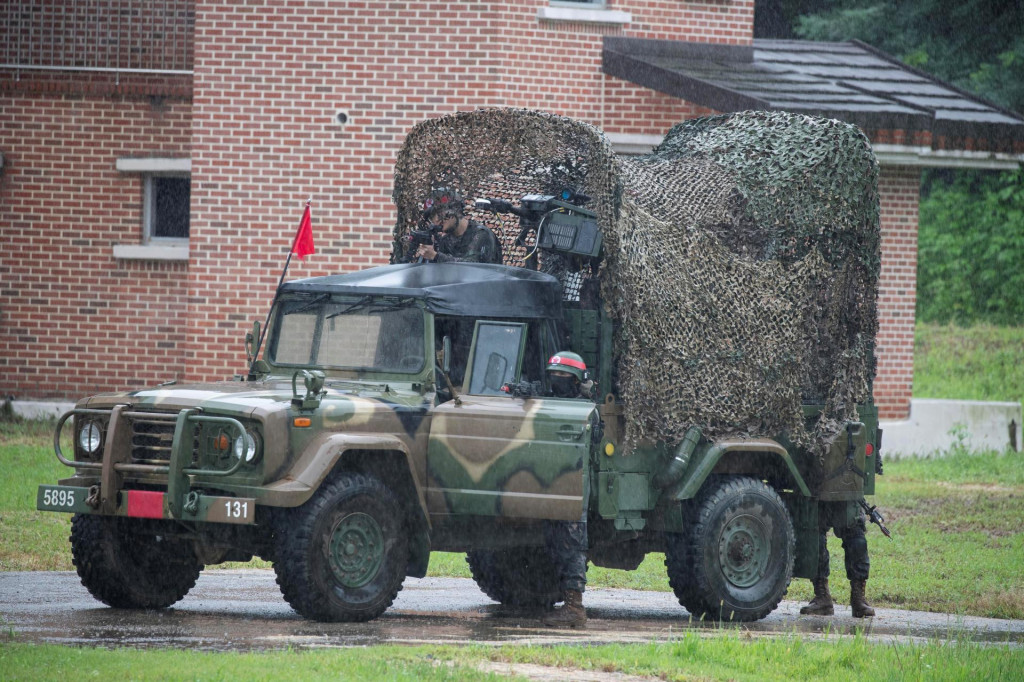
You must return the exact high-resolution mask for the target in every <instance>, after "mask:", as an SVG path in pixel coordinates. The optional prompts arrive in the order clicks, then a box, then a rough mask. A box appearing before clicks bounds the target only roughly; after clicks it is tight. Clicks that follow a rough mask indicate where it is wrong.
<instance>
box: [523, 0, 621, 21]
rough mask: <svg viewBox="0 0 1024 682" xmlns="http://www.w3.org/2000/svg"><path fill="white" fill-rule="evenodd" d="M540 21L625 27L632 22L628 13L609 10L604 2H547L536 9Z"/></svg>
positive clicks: (597, 0) (580, 0) (549, 0)
mask: <svg viewBox="0 0 1024 682" xmlns="http://www.w3.org/2000/svg"><path fill="white" fill-rule="evenodd" d="M537 18H538V19H540V20H541V21H553V22H559V21H566V22H572V23H583V24H619V25H625V24H628V23H630V22H631V21H632V20H633V17H632V15H631V14H630V13H629V12H623V11H622V10H616V9H611V8H609V7H608V3H607V2H606V0H548V4H547V5H546V6H542V7H540V8H538V9H537Z"/></svg>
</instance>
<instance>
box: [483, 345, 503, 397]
mask: <svg viewBox="0 0 1024 682" xmlns="http://www.w3.org/2000/svg"><path fill="white" fill-rule="evenodd" d="M507 373H508V360H506V359H505V358H504V357H502V356H501V355H498V354H497V353H491V354H490V355H489V356H487V369H486V371H485V372H484V388H488V389H490V390H492V391H500V390H501V387H502V386H503V385H504V383H505V381H506V376H505V375H506V374H507Z"/></svg>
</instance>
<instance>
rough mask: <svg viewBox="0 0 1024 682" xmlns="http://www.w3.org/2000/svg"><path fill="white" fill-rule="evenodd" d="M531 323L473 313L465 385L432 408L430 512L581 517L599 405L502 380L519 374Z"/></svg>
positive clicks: (576, 518)
mask: <svg viewBox="0 0 1024 682" xmlns="http://www.w3.org/2000/svg"><path fill="white" fill-rule="evenodd" d="M528 331H529V330H528V327H527V325H526V324H524V323H518V322H496V321H491V320H480V321H478V322H477V323H476V328H475V330H474V333H473V343H472V346H471V349H470V358H469V362H468V364H467V369H466V378H465V382H464V384H463V387H464V389H465V392H464V393H462V394H461V395H460V396H459V399H458V400H449V401H448V402H445V403H442V404H441V405H438V406H437V407H436V408H434V410H433V415H432V419H431V428H430V440H429V445H428V448H427V491H426V492H427V506H428V508H429V509H430V512H431V514H433V515H473V516H508V517H516V518H537V519H541V518H543V519H559V520H565V521H577V520H579V518H580V514H581V512H582V510H583V508H584V501H585V487H584V481H585V479H586V476H587V472H588V466H589V464H588V463H589V453H590V446H591V429H592V425H591V415H592V413H593V412H594V411H595V409H596V407H595V405H594V404H593V403H591V402H590V401H586V400H566V399H559V398H545V397H541V396H531V397H512V396H511V395H509V394H508V393H506V392H504V391H502V390H501V387H502V386H503V385H504V384H506V383H509V382H514V381H517V380H518V379H519V376H520V371H521V367H522V362H523V354H524V348H525V347H526V335H527V333H528Z"/></svg>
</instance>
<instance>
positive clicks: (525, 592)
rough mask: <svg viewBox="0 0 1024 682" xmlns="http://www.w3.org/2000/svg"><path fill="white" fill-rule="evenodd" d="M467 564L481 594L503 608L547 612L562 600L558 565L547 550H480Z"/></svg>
mask: <svg viewBox="0 0 1024 682" xmlns="http://www.w3.org/2000/svg"><path fill="white" fill-rule="evenodd" d="M466 563H468V564H469V570H470V571H471V572H472V574H473V580H475V581H476V584H477V586H478V587H479V588H480V591H481V592H483V593H484V594H486V595H487V596H488V597H490V598H491V599H493V600H494V601H496V602H498V603H500V604H504V605H506V606H520V607H527V608H534V607H539V608H548V607H550V606H551V605H552V604H554V603H555V602H557V601H561V599H562V593H561V592H560V591H559V588H558V565H557V564H556V562H555V561H554V560H553V559H552V558H551V554H550V553H549V552H548V551H547V549H546V548H544V547H517V548H515V549H503V550H489V549H477V550H473V551H471V552H468V553H467V554H466Z"/></svg>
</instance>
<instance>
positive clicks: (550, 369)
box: [547, 350, 594, 399]
mask: <svg viewBox="0 0 1024 682" xmlns="http://www.w3.org/2000/svg"><path fill="white" fill-rule="evenodd" d="M547 373H548V381H549V382H550V386H551V395H553V396H554V397H556V398H588V399H589V398H590V397H591V396H590V393H591V391H592V390H593V388H594V382H593V381H591V380H590V376H589V375H588V374H587V365H586V363H584V362H583V358H581V357H580V356H579V355H577V354H576V353H572V352H570V351H564V350H563V351H559V352H557V353H555V354H554V355H552V356H551V358H550V359H549V360H548V366H547Z"/></svg>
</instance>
